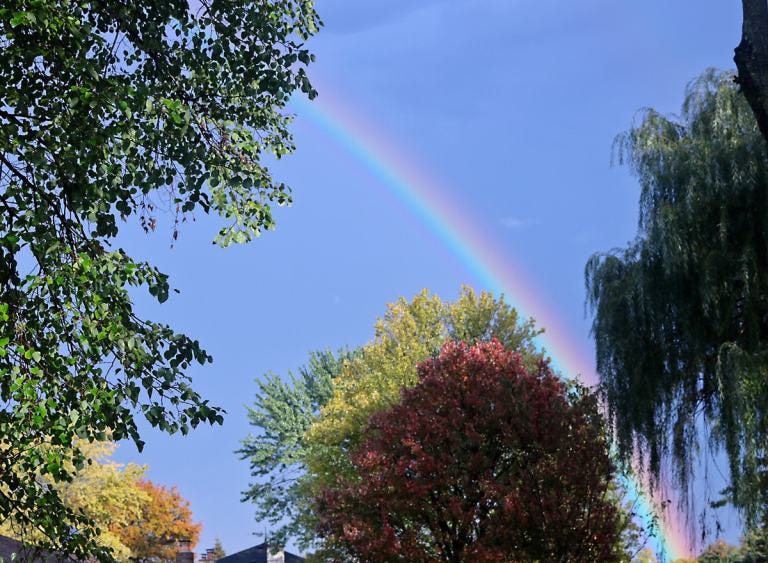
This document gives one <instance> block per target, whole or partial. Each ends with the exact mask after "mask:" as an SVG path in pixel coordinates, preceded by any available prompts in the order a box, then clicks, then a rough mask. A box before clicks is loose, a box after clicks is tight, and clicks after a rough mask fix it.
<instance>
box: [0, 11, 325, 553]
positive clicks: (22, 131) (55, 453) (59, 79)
mask: <svg viewBox="0 0 768 563" xmlns="http://www.w3.org/2000/svg"><path fill="white" fill-rule="evenodd" d="M318 25H319V21H318V18H317V16H316V14H315V12H314V10H313V6H312V2H311V0H264V1H259V2H253V1H247V0H221V1H219V0H217V1H210V0H201V1H199V2H187V1H185V0H167V1H148V2H118V1H114V0H105V1H100V2H86V3H83V2H72V1H70V0H9V1H7V2H3V4H2V6H0V447H2V448H3V454H4V455H3V456H2V457H0V514H3V515H9V514H13V515H14V518H16V519H17V520H24V521H26V522H27V523H28V524H29V525H30V526H33V527H37V528H38V529H40V530H41V531H42V532H43V533H44V535H45V536H46V537H47V538H48V543H49V544H50V547H52V548H56V549H60V550H63V551H66V552H70V553H73V554H75V555H77V556H85V555H87V554H88V553H92V552H93V550H92V549H91V548H92V547H93V541H92V540H93V538H94V533H95V532H94V531H93V530H92V529H91V528H90V527H89V526H88V523H87V521H86V520H84V519H83V518H82V517H80V516H78V515H76V514H74V513H72V512H71V511H68V510H67V508H66V506H65V505H64V504H63V503H62V501H61V499H60V498H59V496H58V495H57V493H56V488H55V487H54V488H49V487H46V486H42V485H41V484H40V483H41V481H40V480H39V479H38V477H39V476H40V474H41V473H42V474H43V475H45V476H47V477H50V478H52V479H53V480H54V481H66V480H67V479H69V478H70V477H71V471H70V469H69V467H70V466H71V465H74V466H76V467H79V466H81V465H82V464H83V462H84V456H83V455H82V452H80V451H79V450H78V448H77V447H76V446H75V445H74V443H73V440H74V437H75V436H80V437H81V438H85V439H87V440H93V439H101V438H103V437H104V436H105V435H106V433H108V432H109V433H111V436H112V438H114V439H116V440H120V439H125V438H130V439H132V440H133V441H134V442H135V443H136V444H137V446H138V447H139V448H141V446H142V441H141V437H140V435H139V432H138V429H137V419H138V418H139V417H144V418H145V419H146V420H147V421H148V422H149V423H150V424H151V425H153V426H156V427H158V428H159V429H161V430H163V431H166V432H169V433H174V432H177V431H180V432H183V433H186V432H187V431H188V430H189V428H191V427H194V426H196V425H197V424H199V423H200V422H209V423H216V422H221V411H220V410H219V409H217V408H215V407H212V406H211V405H209V404H208V402H207V401H206V400H204V399H203V398H201V397H200V396H199V395H198V394H197V393H196V392H195V391H194V390H193V389H192V388H191V387H190V385H189V380H188V377H187V375H186V371H187V369H188V368H189V366H190V365H191V364H193V363H195V362H197V363H200V364H205V363H207V362H209V361H210V360H211V358H210V356H209V355H208V354H207V353H206V352H205V351H204V350H203V349H202V348H201V347H200V345H199V343H198V342H196V341H195V340H193V339H191V338H189V337H187V336H185V335H182V334H179V333H177V332H175V331H174V330H173V329H172V328H171V327H169V326H166V325H163V324H160V323H157V322H153V321H150V320H147V319H143V318H140V317H139V316H138V315H137V314H136V313H135V311H134V307H133V303H132V295H134V294H135V291H137V290H138V289H139V288H145V289H146V290H148V291H149V293H150V294H151V295H152V296H154V297H155V298H156V299H157V300H158V301H159V302H163V301H165V300H166V299H167V298H168V296H169V293H170V286H169V282H168V277H167V276H166V275H165V274H163V273H161V272H160V271H158V270H157V269H156V268H155V267H154V266H152V265H151V264H148V263H146V262H142V261H140V260H136V259H134V258H132V257H131V256H129V255H128V254H127V253H126V252H124V251H123V250H121V249H119V248H115V247H114V246H113V242H114V239H115V237H116V236H117V235H118V230H119V229H120V227H122V222H123V221H127V220H129V219H130V218H134V220H133V221H132V222H133V223H139V224H140V225H141V226H142V227H143V228H144V229H145V230H153V229H154V228H155V226H156V221H157V217H156V213H157V210H158V209H161V208H168V209H170V214H171V216H172V219H173V225H174V226H173V237H174V238H175V237H176V236H177V232H178V231H177V226H178V224H179V223H180V222H181V221H183V220H184V218H185V217H186V215H187V214H189V213H192V212H193V211H196V210H199V211H202V212H206V213H208V212H213V213H215V214H217V215H219V216H220V217H221V218H222V219H223V221H224V222H223V226H222V228H221V229H220V231H219V233H218V235H217V237H216V242H218V243H219V244H221V245H224V246H226V245H228V244H231V243H236V242H245V241H248V240H250V239H251V238H252V237H254V236H256V235H258V234H259V232H260V231H262V230H263V229H269V228H272V227H273V225H274V221H273V218H272V213H271V209H272V206H273V205H282V204H286V203H289V202H290V193H289V190H288V188H287V187H286V186H284V185H283V184H281V183H279V182H276V181H274V180H273V178H272V177H271V175H270V173H269V170H268V169H267V168H266V167H265V165H264V164H263V163H262V160H263V158H262V157H263V155H264V154H265V153H271V154H273V155H276V156H277V157H280V156H282V155H284V154H286V153H288V152H290V151H291V149H292V141H291V138H290V136H289V134H288V131H287V125H288V123H289V115H287V114H286V112H285V110H284V106H285V103H286V102H287V100H288V99H289V97H290V96H291V94H292V93H293V92H295V91H301V92H304V93H305V94H307V95H309V96H310V97H313V96H314V95H315V92H314V90H313V89H312V87H311V85H310V84H309V81H308V79H307V75H306V73H305V70H304V68H303V67H304V65H306V64H307V63H309V62H310V60H311V58H312V57H311V55H310V54H309V52H308V51H307V50H306V49H305V47H304V41H305V39H306V38H307V37H309V36H310V35H311V34H313V33H314V32H315V31H316V30H317V28H318ZM97 555H98V556H99V557H101V558H104V559H108V555H107V554H105V553H98V554H97Z"/></svg>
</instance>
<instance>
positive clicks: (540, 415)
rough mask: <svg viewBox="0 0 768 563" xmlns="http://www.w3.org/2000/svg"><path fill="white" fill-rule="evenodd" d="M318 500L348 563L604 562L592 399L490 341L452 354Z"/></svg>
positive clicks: (601, 480)
mask: <svg viewBox="0 0 768 563" xmlns="http://www.w3.org/2000/svg"><path fill="white" fill-rule="evenodd" d="M419 375H420V383H419V384H418V385H417V386H416V387H414V388H411V389H407V390H404V391H403V394H402V400H401V402H400V403H399V404H398V405H395V406H393V407H392V408H390V409H389V410H386V411H383V412H380V413H379V414H377V415H374V417H373V418H372V419H371V421H370V424H369V427H368V429H367V431H366V439H365V440H364V442H363V443H362V445H361V446H360V447H359V448H357V449H356V450H355V451H354V453H353V454H352V459H353V462H354V465H355V467H356V469H357V475H358V477H356V478H354V479H351V478H339V479H338V481H337V485H336V486H335V487H332V488H328V489H325V490H324V491H323V492H322V493H321V494H320V496H319V498H318V499H317V508H318V513H319V516H320V525H319V530H318V531H319V533H320V535H321V536H322V537H323V538H324V539H325V540H326V542H327V545H328V546H329V547H330V546H332V547H333V548H334V550H335V551H336V553H342V554H344V556H343V557H344V559H345V560H349V561H370V562H376V561H415V562H419V561H533V560H535V561H612V560H615V559H616V558H617V556H616V553H615V549H616V546H617V544H618V536H619V519H618V509H617V506H616V504H615V502H613V501H612V500H611V498H610V493H609V490H610V487H611V483H612V481H613V478H614V471H615V470H614V466H613V464H612V462H611V460H610V458H609V455H608V449H607V444H606V440H605V437H604V428H603V421H602V417H601V416H600V414H599V412H598V409H597V403H596V400H595V399H594V397H593V396H591V395H589V394H588V393H586V392H585V391H583V390H581V391H579V390H576V391H572V392H569V391H568V389H567V387H566V385H565V384H564V383H563V382H561V381H560V380H559V379H558V378H557V377H556V376H555V375H554V374H553V373H552V371H551V370H550V369H549V367H548V366H547V365H544V364H542V365H541V366H540V368H539V370H538V372H537V373H528V372H527V371H526V370H525V368H524V367H523V365H522V363H521V360H520V356H519V355H518V354H515V353H511V352H509V351H507V350H505V349H504V348H503V346H502V345H501V344H500V343H499V342H498V341H492V342H487V343H480V344H477V345H475V346H472V347H470V346H467V345H466V344H463V343H449V344H447V345H446V346H445V347H444V348H443V350H442V352H441V354H440V355H439V357H437V358H435V359H432V360H428V361H426V362H424V363H423V364H421V365H420V366H419Z"/></svg>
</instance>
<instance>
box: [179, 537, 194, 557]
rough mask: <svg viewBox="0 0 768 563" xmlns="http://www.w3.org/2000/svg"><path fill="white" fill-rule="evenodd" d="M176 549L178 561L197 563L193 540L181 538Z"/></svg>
mask: <svg viewBox="0 0 768 563" xmlns="http://www.w3.org/2000/svg"><path fill="white" fill-rule="evenodd" d="M178 545H179V547H178V549H177V551H176V563H195V552H194V551H192V542H190V541H189V540H179V542H178Z"/></svg>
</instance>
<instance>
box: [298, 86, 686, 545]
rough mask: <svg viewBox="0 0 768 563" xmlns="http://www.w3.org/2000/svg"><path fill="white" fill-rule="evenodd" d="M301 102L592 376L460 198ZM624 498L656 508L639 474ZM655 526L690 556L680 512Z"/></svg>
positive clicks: (389, 148) (336, 108)
mask: <svg viewBox="0 0 768 563" xmlns="http://www.w3.org/2000/svg"><path fill="white" fill-rule="evenodd" d="M320 91H321V95H320V96H319V97H318V98H317V99H315V100H313V101H311V102H309V101H307V100H306V99H305V98H299V97H294V98H293V99H292V100H291V106H292V107H293V108H295V111H296V113H297V114H298V115H299V116H300V117H301V118H302V119H304V118H307V119H309V120H310V121H311V123H312V124H313V125H314V126H315V127H316V128H317V129H319V130H320V132H322V134H323V135H325V136H328V137H330V138H331V139H333V140H334V141H335V142H336V143H337V144H338V145H339V147H340V148H341V149H343V151H344V152H346V153H347V154H348V155H349V156H350V157H352V158H353V159H354V160H355V161H356V162H357V163H359V164H360V165H361V166H362V167H364V168H365V169H366V170H367V171H368V173H369V174H371V176H373V177H374V178H375V179H376V180H377V182H378V183H379V184H380V185H381V186H382V187H383V188H385V189H386V190H387V191H388V192H389V193H390V194H391V195H392V196H394V198H395V199H397V200H398V201H399V202H400V204H401V205H403V206H404V207H405V208H406V209H407V210H408V211H409V212H410V213H411V215H412V216H413V217H414V219H415V220H416V221H418V222H419V223H421V224H422V225H424V226H425V227H426V228H427V229H428V230H429V231H430V232H431V233H432V234H433V235H434V236H435V238H436V239H438V240H439V241H440V242H441V243H442V244H444V245H445V246H446V247H447V248H448V249H449V250H450V252H452V253H453V254H454V255H455V256H456V257H457V259H458V260H459V261H460V262H461V264H463V266H464V267H465V268H466V270H467V271H468V272H469V273H470V274H471V275H472V276H473V277H474V278H475V279H476V281H477V282H479V285H480V287H481V288H483V289H486V290H488V291H491V292H493V293H495V294H497V295H504V296H505V299H506V300H507V301H508V302H509V303H510V304H511V305H513V306H514V307H515V308H517V310H518V311H519V313H520V314H521V316H522V317H523V318H527V317H529V316H530V317H533V318H534V319H535V320H536V323H537V325H538V326H541V327H544V328H545V329H546V332H545V333H544V334H543V335H541V336H540V337H539V345H540V346H541V347H542V348H543V349H545V350H546V351H547V353H548V355H549V356H551V358H552V366H553V368H554V369H556V370H557V371H559V372H560V373H563V374H569V375H572V376H577V377H578V378H579V379H580V380H581V382H582V383H583V384H585V385H590V386H592V385H596V384H597V382H598V378H597V374H596V372H595V366H594V362H593V361H592V360H590V359H589V358H588V355H587V353H586V352H585V351H584V350H583V349H581V347H580V346H579V345H578V344H577V343H576V342H577V340H576V339H574V338H573V337H572V336H571V335H570V334H569V333H568V331H567V329H566V328H565V323H563V322H562V321H561V320H560V319H559V318H558V317H557V315H556V314H555V313H554V312H553V311H552V310H551V308H550V307H548V306H547V304H546V298H545V296H543V295H541V294H540V293H539V292H537V290H536V289H535V287H536V286H535V285H534V284H533V283H532V282H531V281H530V280H529V279H527V276H526V275H525V273H524V272H523V270H522V268H520V267H519V266H518V265H516V264H515V262H514V260H513V258H512V257H510V256H509V253H508V252H507V251H502V250H501V248H500V246H499V245H498V244H497V243H494V241H493V240H492V239H491V238H490V237H489V236H488V235H487V234H486V233H485V232H484V231H483V229H482V228H481V227H480V224H481V223H480V221H477V220H474V219H473V218H472V217H471V216H470V215H469V214H468V213H467V208H466V206H462V205H460V202H457V201H451V200H450V199H449V198H448V196H447V195H446V190H444V189H441V188H440V185H439V182H436V181H434V180H432V179H430V177H429V174H428V173H427V172H426V171H424V170H423V169H422V168H421V167H419V166H418V165H416V164H415V163H414V162H413V161H412V160H409V159H408V158H406V157H405V156H404V155H403V154H401V153H400V152H398V151H397V150H396V149H395V148H394V147H395V146H396V145H395V144H394V143H392V142H389V141H388V140H387V136H386V135H385V134H384V133H383V132H382V129H381V128H380V127H378V126H377V125H376V124H374V123H373V122H372V121H370V120H368V119H363V118H361V117H359V115H358V114H357V113H356V112H354V111H353V110H351V109H350V107H351V105H350V103H348V102H347V101H346V100H345V101H344V102H343V103H342V101H341V100H340V99H339V98H336V99H334V98H333V96H332V95H329V94H328V92H332V90H331V89H326V88H322V89H320ZM625 484H626V487H627V490H628V492H629V494H630V497H631V498H634V499H636V502H637V504H636V507H637V512H638V513H639V514H643V515H645V516H644V520H645V521H646V524H648V523H650V521H651V520H652V519H653V516H654V515H655V514H656V509H655V508H654V504H653V503H652V502H650V500H649V497H648V495H647V494H646V492H645V491H644V489H645V488H644V487H643V486H642V484H641V483H640V481H639V480H637V479H634V478H629V479H628V480H627V482H626V483H625ZM658 522H659V523H660V528H661V529H660V530H659V531H658V532H657V534H656V536H655V537H654V538H652V542H651V544H652V545H651V548H652V549H654V551H656V552H657V553H659V554H661V555H662V558H663V559H669V560H674V559H677V558H682V557H690V556H691V554H690V548H689V547H688V545H689V544H688V541H687V540H686V537H685V535H684V532H683V530H684V529H685V526H684V525H682V524H681V522H682V518H681V515H680V514H672V515H669V514H668V515H667V516H666V518H664V519H662V518H658Z"/></svg>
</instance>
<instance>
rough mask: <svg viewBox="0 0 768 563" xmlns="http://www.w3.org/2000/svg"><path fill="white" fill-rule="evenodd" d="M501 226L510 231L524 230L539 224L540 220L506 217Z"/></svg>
mask: <svg viewBox="0 0 768 563" xmlns="http://www.w3.org/2000/svg"><path fill="white" fill-rule="evenodd" d="M499 222H500V223H501V226H502V227H504V228H505V229H509V230H510V231H522V230H523V229H527V228H528V227H532V226H533V225H537V224H538V223H539V222H538V221H536V220H532V219H521V218H520V217H512V216H510V217H504V218H503V219H502V220H501V221H499Z"/></svg>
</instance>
